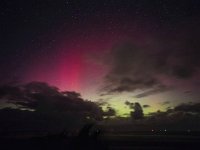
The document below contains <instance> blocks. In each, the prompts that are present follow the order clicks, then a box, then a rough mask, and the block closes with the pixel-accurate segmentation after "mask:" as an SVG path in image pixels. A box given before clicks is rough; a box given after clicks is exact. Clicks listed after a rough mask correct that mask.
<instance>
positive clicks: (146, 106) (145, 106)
mask: <svg viewBox="0 0 200 150" xmlns="http://www.w3.org/2000/svg"><path fill="white" fill-rule="evenodd" d="M142 107H143V108H149V107H151V106H150V105H143V106H142Z"/></svg>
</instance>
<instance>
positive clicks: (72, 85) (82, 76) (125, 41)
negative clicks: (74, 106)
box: [0, 0, 200, 115]
mask: <svg viewBox="0 0 200 150" xmlns="http://www.w3.org/2000/svg"><path fill="white" fill-rule="evenodd" d="M0 7H1V9H0V41H1V42H0V70H1V73H0V83H1V84H8V83H15V82H17V83H27V82H31V81H42V82H46V83H48V84H50V85H54V86H56V87H58V88H59V89H61V90H68V91H76V92H79V93H81V95H82V97H83V98H85V99H90V100H92V101H97V102H99V103H103V104H104V107H107V106H112V107H113V108H115V109H116V111H117V113H118V114H121V115H126V114H127V113H128V112H129V111H130V109H129V107H128V106H126V105H125V101H130V102H140V103H141V104H142V105H146V106H148V107H145V108H144V112H145V113H146V114H147V113H149V112H154V111H157V110H166V109H168V108H170V107H174V106H176V105H178V104H181V103H188V102H193V103H196V102H199V101H200V99H199V98H200V95H199V92H200V91H199V89H200V82H199V81H200V80H199V79H200V78H199V75H200V74H199V73H200V72H199V71H200V59H199V57H200V38H199V35H200V28H199V27H200V19H199V18H200V1H199V0H176V1H169V0H152V1H149V0H99V1H98V0H95V1H94V0H85V1H78V0H57V1H53V0H29V1H27V0H1V2H0Z"/></svg>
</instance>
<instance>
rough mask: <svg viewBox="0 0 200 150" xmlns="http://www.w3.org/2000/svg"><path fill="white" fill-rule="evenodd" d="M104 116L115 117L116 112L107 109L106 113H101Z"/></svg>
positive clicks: (112, 109)
mask: <svg viewBox="0 0 200 150" xmlns="http://www.w3.org/2000/svg"><path fill="white" fill-rule="evenodd" d="M103 115H104V116H115V115H116V110H115V109H114V108H112V107H109V106H108V107H107V111H105V112H104V113H103Z"/></svg>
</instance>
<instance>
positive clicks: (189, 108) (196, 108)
mask: <svg viewBox="0 0 200 150" xmlns="http://www.w3.org/2000/svg"><path fill="white" fill-rule="evenodd" d="M174 110H175V111H183V112H192V113H200V103H184V104H181V105H179V106H176V107H175V108H174Z"/></svg>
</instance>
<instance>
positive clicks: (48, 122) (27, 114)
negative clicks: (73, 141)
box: [0, 82, 115, 130]
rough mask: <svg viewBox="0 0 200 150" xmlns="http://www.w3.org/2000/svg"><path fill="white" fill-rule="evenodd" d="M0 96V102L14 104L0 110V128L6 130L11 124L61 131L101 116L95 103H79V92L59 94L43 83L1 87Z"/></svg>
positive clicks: (110, 111)
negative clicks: (0, 123) (14, 107)
mask: <svg viewBox="0 0 200 150" xmlns="http://www.w3.org/2000/svg"><path fill="white" fill-rule="evenodd" d="M0 93H1V94H0V100H2V101H3V100H4V99H6V100H7V103H9V104H10V103H11V104H13V105H16V109H12V108H6V109H2V110H0V117H1V119H0V121H3V120H4V123H3V125H2V126H4V125H5V127H6V126H8V128H9V127H11V126H12V125H13V124H15V126H17V127H19V126H21V124H23V123H24V125H22V126H21V127H20V128H19V129H22V128H23V127H24V128H25V129H27V128H32V127H33V128H34V129H35V128H36V127H38V128H39V127H40V125H39V124H44V127H45V126H48V127H49V126H51V128H56V127H58V129H60V130H62V129H64V128H68V127H69V126H71V127H72V126H76V125H81V124H82V123H84V122H85V121H89V120H90V121H92V120H93V121H94V120H101V119H102V117H103V115H104V114H103V111H102V109H101V108H100V107H99V106H98V105H97V104H95V103H94V102H91V101H86V100H83V99H82V98H81V96H80V94H79V93H76V92H69V91H64V92H61V91H59V90H58V88H56V87H53V86H49V85H48V84H46V83H41V82H32V83H28V84H25V85H7V86H1V87H0ZM5 107H6V104H5ZM23 110H26V111H23ZM106 113H107V114H106V115H114V114H115V111H114V110H113V109H112V108H110V109H109V110H108V112H106ZM88 119H89V120H88ZM10 123H11V124H10ZM31 124H32V126H31ZM58 124H59V125H58ZM25 126H26V127H25ZM35 126H36V127H35ZM33 128H32V129H33ZM43 129H45V128H43Z"/></svg>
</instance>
